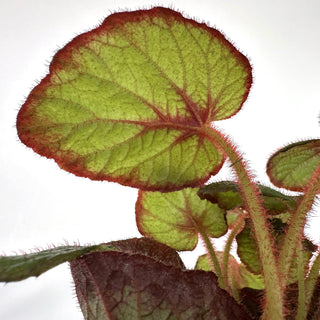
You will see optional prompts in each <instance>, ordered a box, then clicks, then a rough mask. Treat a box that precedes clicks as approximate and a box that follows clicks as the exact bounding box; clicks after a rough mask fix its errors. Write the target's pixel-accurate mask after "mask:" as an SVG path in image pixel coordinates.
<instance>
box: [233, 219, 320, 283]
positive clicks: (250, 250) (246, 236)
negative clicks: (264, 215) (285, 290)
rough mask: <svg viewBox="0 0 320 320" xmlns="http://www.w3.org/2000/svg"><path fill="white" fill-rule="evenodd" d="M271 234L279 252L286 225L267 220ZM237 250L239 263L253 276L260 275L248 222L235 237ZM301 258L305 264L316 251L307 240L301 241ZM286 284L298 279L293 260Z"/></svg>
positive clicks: (257, 255)
mask: <svg viewBox="0 0 320 320" xmlns="http://www.w3.org/2000/svg"><path fill="white" fill-rule="evenodd" d="M269 222H270V227H271V232H272V235H273V239H274V245H275V248H276V249H277V250H280V248H281V245H282V243H283V236H284V235H285V232H286V228H287V224H286V223H284V222H283V221H282V220H281V219H280V218H272V219H269ZM236 240H237V244H238V248H237V253H238V255H239V257H240V259H241V261H242V262H243V263H244V264H245V265H246V267H247V268H248V270H249V271H251V272H252V273H254V274H260V273H261V264H260V260H259V251H258V246H257V242H256V240H255V239H254V237H253V233H252V230H251V226H250V223H249V221H248V220H246V224H245V227H244V228H243V230H242V231H241V232H240V233H239V234H238V235H237V236H236ZM302 243H303V258H304V260H305V263H306V264H307V263H308V261H309V260H310V258H311V256H312V252H314V251H315V250H316V249H317V246H315V245H314V244H313V243H312V242H311V241H310V240H309V239H307V238H304V239H303V242H302ZM288 278H289V279H288V283H289V284H290V283H294V282H296V281H297V279H298V266H297V260H296V259H295V260H294V261H293V262H292V264H291V266H290V271H289V276H288Z"/></svg>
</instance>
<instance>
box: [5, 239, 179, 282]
mask: <svg viewBox="0 0 320 320" xmlns="http://www.w3.org/2000/svg"><path fill="white" fill-rule="evenodd" d="M97 251H119V252H125V253H128V254H140V255H144V256H147V257H150V258H152V259H154V260H156V261H159V262H161V263H163V264H165V265H168V266H174V267H176V268H180V269H181V270H183V269H185V266H184V264H183V262H182V260H181V258H180V256H179V254H178V253H177V252H176V251H175V250H173V249H172V248H170V247H168V246H166V245H165V244H162V243H159V242H157V241H155V240H153V239H150V238H132V239H127V240H119V241H112V242H109V243H102V244H99V245H94V246H63V247H56V248H52V249H47V250H43V251H39V252H33V253H28V254H23V255H16V256H0V282H11V281H20V280H23V279H26V278H29V277H38V276H39V275H40V274H42V273H44V272H46V271H48V270H49V269H52V268H54V267H56V266H58V265H59V264H61V263H64V262H67V261H72V260H74V259H77V258H80V257H82V256H83V255H86V254H88V253H91V252H97Z"/></svg>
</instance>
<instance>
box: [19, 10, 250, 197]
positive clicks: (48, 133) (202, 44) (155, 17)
mask: <svg viewBox="0 0 320 320" xmlns="http://www.w3.org/2000/svg"><path fill="white" fill-rule="evenodd" d="M251 83H252V77H251V66H250V64H249V62H248V59H247V58H246V57H244V56H243V55H242V54H241V53H240V52H239V51H237V50H236V49H235V47H233V45H232V44H231V43H230V42H228V41H227V40H226V39H225V37H224V36H223V35H222V34H221V33H220V32H218V31H217V30H215V29H213V28H210V27H208V26H206V25H205V24H203V23H197V22H195V21H193V20H190V19H186V18H184V17H183V16H182V15H181V14H180V13H177V12H175V11H173V10H171V9H167V8H161V7H156V8H153V9H151V10H139V11H135V12H122V13H116V14H113V15H110V16H109V17H107V18H106V20H105V21H104V22H103V23H102V24H101V25H100V26H99V27H98V28H96V29H94V30H92V31H90V32H87V33H84V34H82V35H80V36H78V37H76V38H75V39H73V40H72V41H71V42H70V43H69V44H67V45H66V46H65V47H64V48H63V49H61V50H60V51H58V53H57V54H56V55H55V56H54V58H53V60H52V62H51V64H50V73H49V74H48V75H47V76H46V77H45V78H44V79H43V80H42V81H41V82H40V84H39V85H38V86H36V87H35V88H34V89H33V90H32V91H31V93H30V95H29V97H28V99H27V101H26V102H25V104H24V105H23V106H22V108H21V110H20V112H19V114H18V119H17V129H18V135H19V138H20V139H21V141H22V142H23V143H24V144H26V145H27V146H29V147H31V148H32V149H33V150H34V151H35V152H37V153H39V154H40V155H43V156H45V157H47V158H52V159H54V160H55V161H56V162H57V163H58V165H59V166H60V167H61V168H62V169H64V170H67V171H69V172H72V173H74V174H75V175H78V176H83V177H88V178H90V179H94V180H109V181H115V182H119V183H121V184H123V185H129V186H132V187H138V188H141V189H144V190H165V191H170V190H177V189H181V188H182V187H186V186H196V185H199V183H202V182H205V181H206V180H207V179H208V178H209V177H210V176H211V175H212V174H216V173H217V172H218V171H219V170H220V168H221V166H222V164H223V162H224V155H223V154H222V153H221V152H220V150H219V149H218V148H217V147H216V146H215V145H214V144H213V143H212V141H211V140H209V139H208V137H207V135H206V133H205V130H204V128H206V129H207V128H208V127H209V126H210V122H212V121H216V120H222V119H226V118H229V117H231V116H232V115H234V114H235V113H237V112H238V111H239V109H240V108H241V106H242V104H243V102H244V101H245V100H246V98H247V95H248V93H249V89H250V86H251Z"/></svg>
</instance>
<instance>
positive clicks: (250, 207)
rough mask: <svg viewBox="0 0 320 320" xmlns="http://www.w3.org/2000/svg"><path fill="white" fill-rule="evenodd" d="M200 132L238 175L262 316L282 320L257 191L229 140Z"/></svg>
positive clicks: (204, 130) (276, 278)
mask: <svg viewBox="0 0 320 320" xmlns="http://www.w3.org/2000/svg"><path fill="white" fill-rule="evenodd" d="M202 133H204V134H205V135H206V137H207V138H208V139H210V140H211V141H212V143H213V144H214V145H216V146H218V147H219V148H220V149H221V151H222V152H224V153H225V155H226V156H227V157H228V158H229V159H230V161H231V162H232V164H233V168H234V170H235V172H236V174H237V176H238V180H239V184H240V188H241V192H242V197H243V200H244V203H245V204H246V210H247V211H248V214H249V216H250V218H251V221H252V225H253V229H254V233H255V237H256V239H257V243H258V248H259V255H260V259H261V263H262V269H263V275H264V279H265V301H266V305H265V307H264V313H263V316H262V319H265V320H266V319H277V320H278V319H279V320H281V319H284V314H283V305H284V303H283V289H282V288H283V287H282V285H281V279H280V276H279V272H278V268H277V265H276V259H275V256H274V253H273V249H272V243H273V242H272V240H271V236H270V232H269V224H268V222H267V218H266V214H265V210H264V209H263V207H262V205H261V200H260V197H259V190H258V188H257V187H256V186H255V184H254V183H253V181H252V180H251V178H250V176H249V173H248V171H247V169H246V164H245V162H244V161H243V159H242V157H241V156H240V154H239V153H238V152H237V150H236V149H235V148H234V146H233V145H232V143H231V142H230V141H229V140H228V139H227V138H226V137H224V136H223V135H222V134H221V133H220V132H218V131H216V130H215V129H213V128H202Z"/></svg>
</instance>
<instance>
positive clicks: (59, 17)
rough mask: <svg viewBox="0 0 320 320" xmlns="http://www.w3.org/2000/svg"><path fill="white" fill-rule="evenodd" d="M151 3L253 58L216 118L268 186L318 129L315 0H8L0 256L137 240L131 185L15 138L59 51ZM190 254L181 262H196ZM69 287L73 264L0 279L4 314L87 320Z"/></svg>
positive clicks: (2, 12)
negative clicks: (246, 81) (281, 151)
mask: <svg viewBox="0 0 320 320" xmlns="http://www.w3.org/2000/svg"><path fill="white" fill-rule="evenodd" d="M154 5H162V6H166V7H168V6H170V7H173V8H175V9H178V10H179V11H182V12H183V13H184V14H185V15H187V16H189V17H195V18H197V20H198V21H204V22H208V23H209V24H210V25H211V26H215V27H216V28H218V29H219V30H223V32H224V33H225V34H226V35H227V37H228V39H230V40H232V41H233V42H234V43H235V44H236V46H237V47H238V48H240V49H241V51H242V52H243V53H245V54H246V55H247V56H248V57H249V58H250V61H251V63H252V65H253V69H254V85H253V88H252V90H251V93H250V96H249V99H248V101H247V102H246V103H245V105H244V107H243V110H241V112H239V114H237V115H236V116H235V117H233V118H232V119H229V120H226V121H221V122H220V123H218V124H217V125H218V126H220V127H221V128H223V130H224V131H225V132H227V133H228V134H230V135H231V136H232V137H233V140H234V141H235V142H236V144H237V145H238V146H239V147H240V149H241V150H242V151H243V152H244V153H245V155H246V156H245V157H246V158H247V159H250V163H251V168H252V169H253V171H254V172H255V174H257V176H259V180H260V181H262V182H266V183H268V179H267V177H266V175H265V173H264V172H265V163H266V160H267V158H268V156H270V155H271V153H273V152H274V151H275V150H276V149H278V148H280V147H281V146H283V145H285V144H287V143H289V142H294V141H297V140H299V139H305V138H315V137H319V124H318V114H319V111H320V61H319V58H320V19H319V17H320V1H319V0H308V1H305V0H301V1H298V0H290V1H289V0H282V1H276V0H268V1H257V0H242V1H239V0H225V1H222V0H220V1H218V0H195V1H186V0H181V1H160V0H158V1H129V0H128V1H115V0H112V1H109V0H104V1H99V0H87V1H85V0H56V1H49V0H47V1H44V0H38V1H36V0H28V1H25V0H10V1H1V4H0V41H1V42H0V129H1V134H0V252H1V251H3V252H4V253H6V254H8V255H10V254H14V252H18V253H19V250H24V251H27V252H28V250H29V249H32V248H39V247H40V248H46V247H48V246H50V244H52V243H53V244H55V245H58V244H65V242H69V243H72V242H73V241H76V242H80V243H81V244H86V243H100V242H107V241H110V240H117V239H124V238H130V237H135V236H139V233H138V231H137V229H136V226H135V216H134V204H135V199H136V194H137V192H136V190H135V189H131V188H126V187H122V186H119V185H117V184H114V183H108V182H103V183H102V182H92V181H89V180H88V179H84V178H78V177H75V176H73V175H72V174H69V173H67V172H64V171H62V170H60V169H59V168H58V166H57V165H56V164H55V163H54V162H53V161H52V160H47V159H45V158H42V157H40V156H39V155H37V154H35V153H34V152H33V151H32V150H31V149H28V148H27V147H25V146H24V145H22V144H21V143H20V142H19V140H18V138H17V134H16V129H15V118H16V115H17V111H18V109H19V108H20V106H21V104H22V103H23V101H24V100H25V98H26V97H27V95H28V93H29V92H30V90H31V89H32V87H33V86H34V85H36V83H37V81H39V80H41V79H42V78H43V77H44V76H45V75H46V73H47V71H48V63H49V62H50V60H51V58H52V56H53V54H54V53H55V52H56V51H57V50H58V49H59V48H61V47H63V46H64V45H65V44H66V43H67V42H69V41H70V40H71V39H72V38H73V37H74V36H75V35H77V34H80V33H82V32H84V31H87V30H90V29H92V28H94V27H95V26H97V25H98V24H99V23H100V22H101V21H102V20H103V19H104V18H105V17H106V16H107V15H109V14H110V13H112V12H115V11H118V10H119V9H121V10H123V9H130V10H134V9H139V8H149V7H151V6H154ZM224 172H227V170H224ZM217 178H218V179H222V178H223V175H218V177H217ZM315 214H316V211H315V213H314V215H315ZM319 221H320V220H319V219H316V218H313V220H312V223H310V228H309V229H308V232H309V233H310V235H311V236H312V237H313V238H314V239H316V240H317V241H318V238H319V234H320V232H319V231H318V229H319V226H320V223H319ZM202 251H203V250H202V249H200V250H199V251H198V253H199V252H202ZM185 256H186V255H184V257H185ZM194 259H195V258H194V255H193V256H192V257H191V258H188V259H186V262H187V265H188V266H189V267H192V266H193V264H194ZM72 288H73V286H72V279H71V276H70V272H69V268H68V265H67V264H63V265H61V266H59V267H57V268H55V269H53V270H51V271H49V272H47V273H46V274H44V275H41V276H40V277H39V278H38V279H34V278H31V279H28V280H25V281H22V282H19V283H11V284H7V285H4V284H0V319H4V320H29V319H30V320H31V319H32V320H39V319H46V320H53V319H55V320H60V319H61V320H62V319H68V320H80V319H82V315H81V312H80V310H79V307H77V301H76V297H75V294H74V290H73V289H72Z"/></svg>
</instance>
